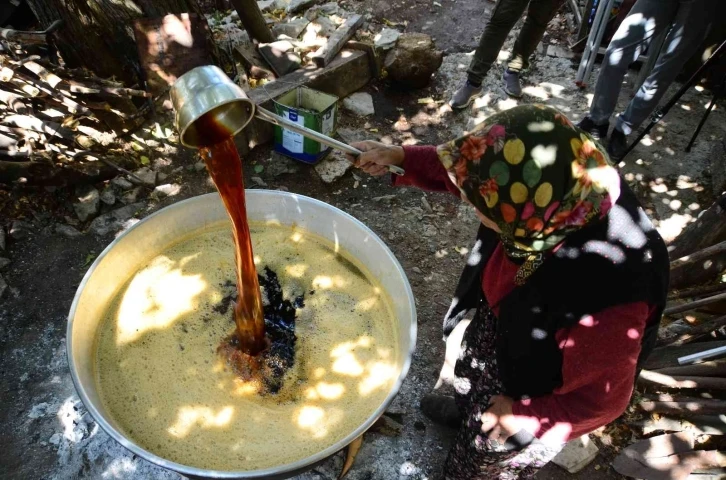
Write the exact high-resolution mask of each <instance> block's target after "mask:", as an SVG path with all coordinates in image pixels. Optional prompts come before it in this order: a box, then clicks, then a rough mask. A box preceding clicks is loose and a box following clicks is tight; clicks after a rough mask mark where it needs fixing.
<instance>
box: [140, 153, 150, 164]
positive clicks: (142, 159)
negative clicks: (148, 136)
mask: <svg viewBox="0 0 726 480" xmlns="http://www.w3.org/2000/svg"><path fill="white" fill-rule="evenodd" d="M148 164H149V157H147V156H146V155H141V165H148Z"/></svg>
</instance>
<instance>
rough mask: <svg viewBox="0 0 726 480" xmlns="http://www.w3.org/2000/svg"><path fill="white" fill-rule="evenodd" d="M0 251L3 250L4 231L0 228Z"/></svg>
mask: <svg viewBox="0 0 726 480" xmlns="http://www.w3.org/2000/svg"><path fill="white" fill-rule="evenodd" d="M0 250H5V229H4V228H3V227H2V226H0Z"/></svg>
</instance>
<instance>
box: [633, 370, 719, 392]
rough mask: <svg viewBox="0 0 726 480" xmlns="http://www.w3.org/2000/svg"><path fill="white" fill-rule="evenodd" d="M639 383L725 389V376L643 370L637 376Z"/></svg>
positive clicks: (673, 386) (678, 387)
mask: <svg viewBox="0 0 726 480" xmlns="http://www.w3.org/2000/svg"><path fill="white" fill-rule="evenodd" d="M638 384H639V385H649V386H658V387H666V388H675V389H696V388H698V389H701V388H703V389H713V390H726V378H720V377H695V376H683V375H679V376H671V375H663V374H662V373H658V372H652V371H650V370H643V371H641V372H640V376H639V377H638Z"/></svg>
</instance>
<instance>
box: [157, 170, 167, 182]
mask: <svg viewBox="0 0 726 480" xmlns="http://www.w3.org/2000/svg"><path fill="white" fill-rule="evenodd" d="M167 178H169V175H167V174H166V173H162V172H159V173H157V174H156V179H157V180H158V181H159V183H162V182H164V181H166V179H167Z"/></svg>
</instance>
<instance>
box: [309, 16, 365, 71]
mask: <svg viewBox="0 0 726 480" xmlns="http://www.w3.org/2000/svg"><path fill="white" fill-rule="evenodd" d="M362 24H363V16H362V15H351V16H350V17H349V18H348V19H347V20H346V21H345V23H344V24H343V25H341V26H340V27H338V28H337V29H336V30H335V32H333V34H332V35H331V36H330V38H328V41H327V43H326V44H325V45H323V46H322V47H320V48H319V49H318V51H317V52H315V53H314V54H313V55H312V56H311V58H312V60H313V61H314V62H315V65H317V66H318V67H326V66H328V64H330V62H332V61H333V58H335V56H336V55H337V54H338V52H340V50H341V49H342V48H343V46H344V45H345V43H346V42H347V41H348V40H350V39H351V38H352V37H353V35H355V31H356V30H358V28H359V27H360V26H361V25H362Z"/></svg>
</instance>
